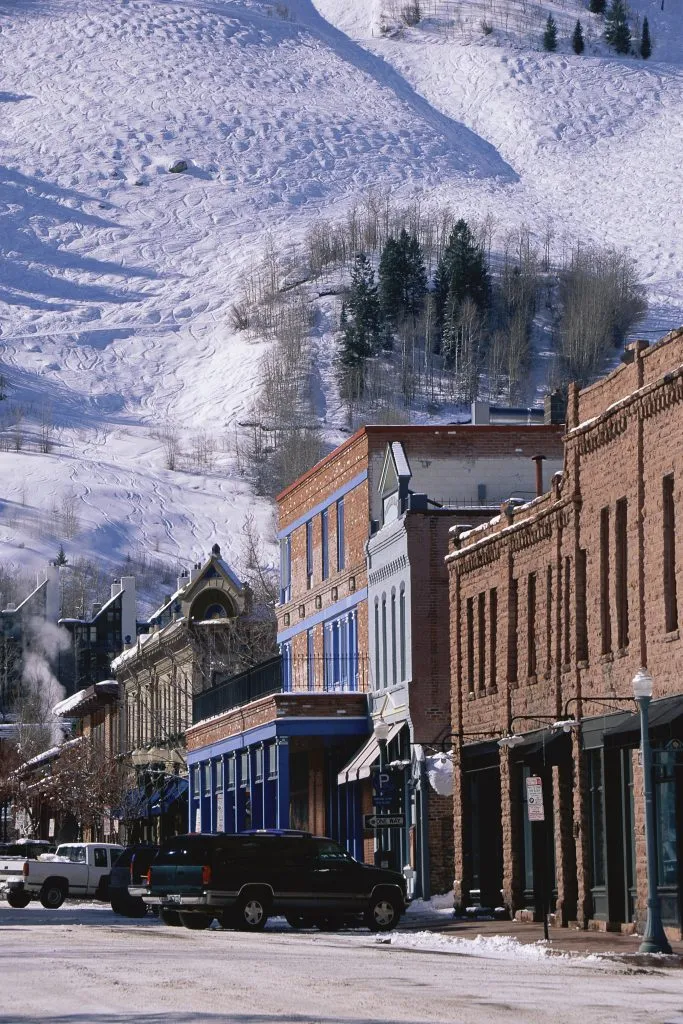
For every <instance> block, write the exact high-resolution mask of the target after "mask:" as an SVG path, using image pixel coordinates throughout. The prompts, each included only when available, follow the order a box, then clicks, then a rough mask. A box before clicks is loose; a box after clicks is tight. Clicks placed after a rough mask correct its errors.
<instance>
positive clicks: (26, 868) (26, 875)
mask: <svg viewBox="0 0 683 1024" xmlns="http://www.w3.org/2000/svg"><path fill="white" fill-rule="evenodd" d="M21 870H22V874H23V876H24V878H28V861H27V860H25V861H24V866H23V868H22V869H21Z"/></svg>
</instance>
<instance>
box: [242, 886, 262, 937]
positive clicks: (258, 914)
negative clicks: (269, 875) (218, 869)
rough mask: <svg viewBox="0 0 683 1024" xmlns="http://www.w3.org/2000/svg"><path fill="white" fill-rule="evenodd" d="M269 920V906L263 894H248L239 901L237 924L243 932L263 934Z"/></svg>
mask: <svg viewBox="0 0 683 1024" xmlns="http://www.w3.org/2000/svg"><path fill="white" fill-rule="evenodd" d="M267 920H268V904H267V903H266V901H265V898H264V897H263V896H262V895H261V893H259V892H256V893H247V894H246V895H245V896H241V897H240V898H239V900H238V901H237V908H236V923H237V927H238V928H239V930H240V931H241V932H261V931H263V929H264V928H265V927H266V921H267Z"/></svg>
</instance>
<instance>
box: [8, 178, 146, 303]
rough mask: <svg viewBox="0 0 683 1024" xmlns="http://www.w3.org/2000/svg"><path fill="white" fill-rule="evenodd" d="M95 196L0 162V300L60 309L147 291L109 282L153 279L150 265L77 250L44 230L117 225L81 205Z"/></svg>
mask: <svg viewBox="0 0 683 1024" xmlns="http://www.w3.org/2000/svg"><path fill="white" fill-rule="evenodd" d="M95 201H96V200H95V199H93V197H92V196H88V195H86V194H84V193H82V192H78V191H75V190H73V189H68V188H61V187H60V186H58V185H55V184H54V183H53V182H49V181H45V180H44V179H42V178H37V177H29V176H28V175H25V174H21V173H20V172H19V171H16V170H13V169H12V168H9V167H3V166H0V208H2V207H4V208H5V209H6V210H7V211H8V212H7V213H6V214H5V216H4V217H3V239H2V247H3V250H4V252H5V253H6V254H8V255H6V256H5V259H4V261H3V269H2V279H1V281H0V301H3V302H6V303H7V304H8V305H11V306H26V307H28V308H31V309H49V310H53V311H54V310H57V311H65V310H68V309H71V308H72V307H73V306H74V305H76V304H80V303H84V302H85V303H98V304H102V303H113V304H122V303H127V302H134V301H136V300H138V299H141V298H143V297H148V296H147V295H145V293H144V292H138V291H133V290H128V289H123V290H119V289H118V288H117V287H116V284H112V283H110V282H111V281H114V282H116V281H117V280H118V281H128V280H130V279H135V278H137V279H154V278H157V277H158V275H157V274H156V273H155V272H154V271H152V270H149V269H148V268H144V267H126V266H123V265H122V264H119V263H111V262H107V261H104V260H98V259H93V258H91V257H89V256H84V255H81V254H79V253H78V252H76V251H74V250H73V249H69V248H66V247H64V246H62V245H60V243H59V241H58V240H57V239H53V238H50V237H48V235H47V233H46V232H45V224H46V223H47V224H48V226H49V225H55V224H57V225H67V226H69V227H71V226H76V227H78V228H81V229H86V230H87V229H88V228H91V229H94V231H95V232H96V231H97V230H98V229H102V230H103V231H105V230H106V231H111V230H112V229H117V228H118V227H119V225H117V224H116V223H115V222H114V221H112V220H108V219H106V218H104V217H102V216H99V215H98V214H93V213H88V212H87V210H85V209H83V206H84V204H86V203H93V202H95ZM95 241H97V238H96V236H95ZM9 254H12V255H9ZM84 278H85V280H84ZM88 279H89V280H88ZM103 279H107V280H106V283H105V282H104V280H103Z"/></svg>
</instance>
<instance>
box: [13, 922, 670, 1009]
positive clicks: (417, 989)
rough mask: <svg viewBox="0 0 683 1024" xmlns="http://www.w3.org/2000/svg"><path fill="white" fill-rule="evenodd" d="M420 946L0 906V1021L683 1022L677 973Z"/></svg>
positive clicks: (352, 935)
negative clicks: (197, 929) (170, 925)
mask: <svg viewBox="0 0 683 1024" xmlns="http://www.w3.org/2000/svg"><path fill="white" fill-rule="evenodd" d="M407 922H408V924H409V923H410V915H409V917H408V919H407ZM434 938H435V940H438V939H441V942H440V944H439V943H438V942H435V943H434V945H433V947H432V948H430V939H429V937H428V936H426V935H425V933H424V932H413V933H412V935H410V936H407V937H406V941H411V940H412V942H413V943H414V945H413V946H412V948H408V947H404V946H402V945H401V942H402V941H404V940H403V939H402V937H401V935H399V934H398V933H394V934H393V935H392V941H388V936H382V937H381V938H380V939H377V938H376V937H375V936H373V935H371V934H370V933H369V932H367V931H364V930H358V931H344V932H341V933H338V934H323V933H320V932H314V931H310V932H299V933H297V932H294V931H292V930H291V929H289V928H288V927H287V926H286V925H285V924H284V922H282V921H281V920H280V919H276V920H275V921H273V922H271V923H270V924H269V926H268V929H267V931H266V932H265V933H264V934H260V935H245V934H243V933H239V932H233V931H220V930H217V931H207V932H190V931H187V930H185V929H182V928H168V927H165V926H163V925H160V924H159V923H157V921H156V920H152V919H149V920H144V921H142V922H138V921H134V920H127V919H125V918H121V917H116V916H115V915H114V914H113V913H112V912H111V911H110V910H109V908H108V907H107V906H105V905H102V904H83V905H77V906H74V905H71V906H68V905H65V906H63V907H62V908H61V909H60V910H57V911H47V910H43V909H42V907H40V906H38V905H37V904H35V905H31V906H30V907H29V908H27V909H26V910H10V909H9V908H8V907H7V905H6V904H5V903H2V904H0V959H1V962H2V999H1V1001H0V1024H37V1022H40V1024H45V1022H48V1021H49V1022H50V1024H119V1022H122V1024H124V1022H125V1024H162V1022H163V1024H223V1022H225V1024H227V1022H231V1024H232V1022H235V1024H269V1022H271V1021H273V1022H274V1021H277V1022H278V1024H286V1022H306V1024H313V1022H315V1024H369V1022H371V1021H372V1022H387V1024H389V1022H391V1024H399V1022H401V1024H408V1022H410V1024H424V1022H427V1021H430V1022H437V1021H443V1022H448V1024H479V1022H484V1021H486V1022H489V1021H493V1020H496V1021H497V1020H504V1021H509V1022H514V1024H516V1022H519V1024H535V1022H539V1024H540V1022H545V1021H554V1022H562V1024H571V1022H574V1021H577V1022H579V1021H580V1022H581V1024H586V1022H588V1021H590V1022H591V1024H601V1022H612V1021H614V1020H617V1019H619V1020H620V1021H623V1022H641V1021H642V1022H645V1021H647V1022H650V1021H651V1022H657V1024H680V1022H683V983H682V982H683V976H682V974H681V971H680V969H670V968H663V967H660V966H658V965H654V966H653V967H652V968H650V967H642V966H630V965H627V964H621V963H617V962H609V961H604V960H596V959H592V958H589V959H578V958H576V959H572V958H568V957H546V956H545V955H544V952H543V951H542V950H540V949H537V948H536V947H533V948H532V950H531V952H529V947H519V946H518V947H517V948H516V950H515V949H514V948H510V949H507V950H501V949H500V948H499V949H498V950H497V949H496V948H495V946H494V945H491V947H490V948H489V947H488V946H487V944H486V943H478V944H477V943H474V944H472V949H473V955H467V953H466V952H464V949H465V944H464V941H463V940H459V941H458V942H457V943H454V944H453V946H452V950H451V949H450V948H449V946H448V943H447V942H446V941H445V940H444V939H443V937H440V936H434ZM477 946H478V949H477ZM475 950H476V953H474V951H475ZM522 950H526V953H523V952H522Z"/></svg>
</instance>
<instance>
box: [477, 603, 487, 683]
mask: <svg viewBox="0 0 683 1024" xmlns="http://www.w3.org/2000/svg"><path fill="white" fill-rule="evenodd" d="M477 648H478V650H477V655H478V659H479V662H478V665H477V683H478V686H479V692H480V693H484V691H485V690H486V594H485V593H484V592H482V593H481V594H479V595H478V597H477Z"/></svg>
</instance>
